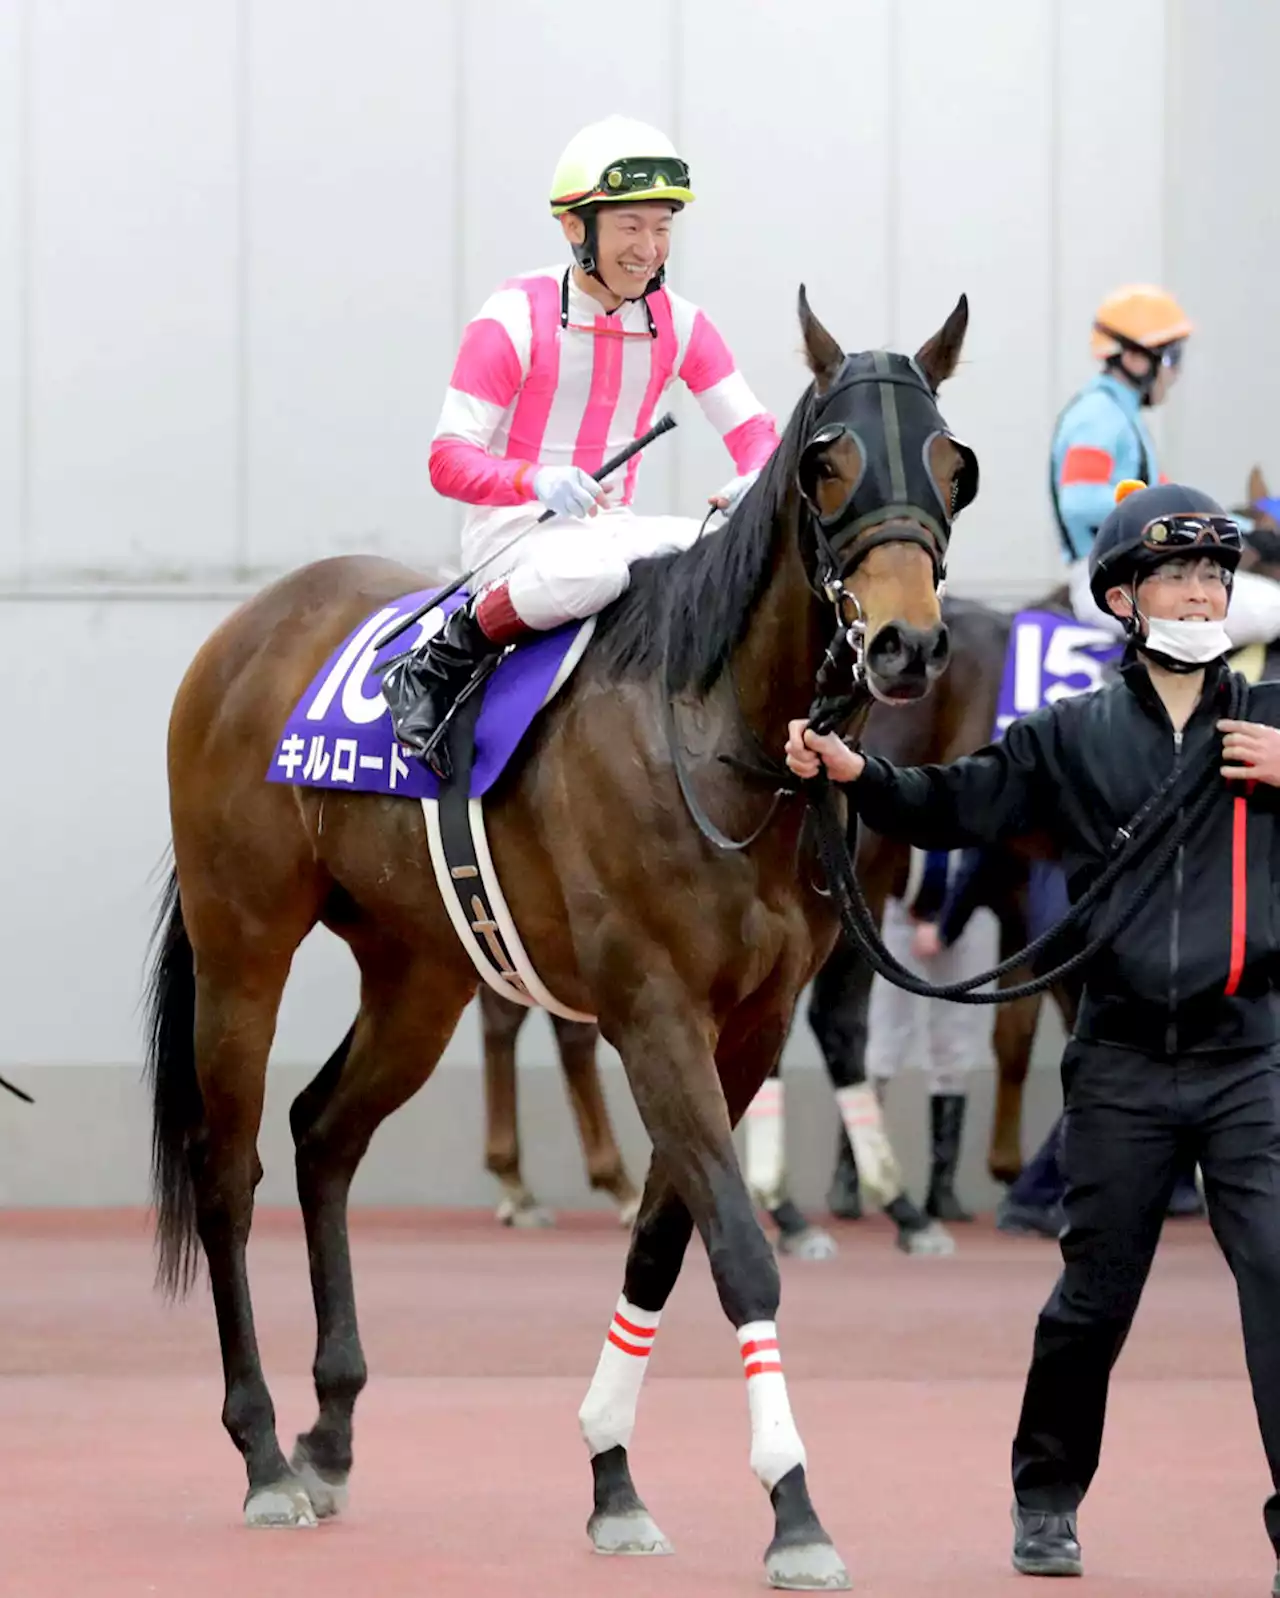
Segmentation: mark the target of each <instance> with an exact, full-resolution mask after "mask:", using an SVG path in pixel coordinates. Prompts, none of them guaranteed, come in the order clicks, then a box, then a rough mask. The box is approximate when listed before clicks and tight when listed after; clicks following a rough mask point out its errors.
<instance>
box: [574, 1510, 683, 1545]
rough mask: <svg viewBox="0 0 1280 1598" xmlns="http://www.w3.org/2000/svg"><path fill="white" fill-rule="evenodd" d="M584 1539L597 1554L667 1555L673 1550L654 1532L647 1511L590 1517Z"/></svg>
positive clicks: (652, 1523) (658, 1532)
mask: <svg viewBox="0 0 1280 1598" xmlns="http://www.w3.org/2000/svg"><path fill="white" fill-rule="evenodd" d="M587 1535H588V1537H590V1538H591V1546H592V1547H593V1548H594V1549H595V1551H596V1552H597V1553H598V1554H670V1553H673V1552H674V1551H675V1550H674V1549H673V1548H672V1546H671V1544H670V1543H669V1542H668V1541H667V1539H666V1538H665V1537H664V1536H663V1535H662V1533H661V1532H660V1531H659V1530H658V1528H657V1526H656V1525H655V1524H654V1522H653V1519H652V1517H651V1516H650V1515H649V1513H648V1511H647V1510H644V1509H632V1510H628V1511H626V1512H625V1513H622V1514H618V1513H616V1512H610V1511H608V1510H606V1511H605V1512H604V1513H603V1514H595V1515H592V1517H591V1519H590V1520H589V1521H588V1522H587Z"/></svg>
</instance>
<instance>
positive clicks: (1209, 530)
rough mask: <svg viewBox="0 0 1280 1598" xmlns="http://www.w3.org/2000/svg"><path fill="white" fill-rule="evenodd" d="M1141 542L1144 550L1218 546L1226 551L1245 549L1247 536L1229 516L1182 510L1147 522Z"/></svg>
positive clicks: (1160, 550) (1161, 550)
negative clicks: (1245, 536)
mask: <svg viewBox="0 0 1280 1598" xmlns="http://www.w3.org/2000/svg"><path fill="white" fill-rule="evenodd" d="M1141 543H1142V547H1143V548H1144V549H1151V550H1156V551H1159V552H1163V551H1166V550H1173V549H1176V550H1184V549H1196V548H1199V547H1203V546H1205V545H1215V544H1216V545H1218V546H1219V547H1220V548H1223V549H1243V548H1244V536H1243V534H1242V533H1241V531H1240V528H1239V525H1238V524H1237V523H1236V522H1233V521H1232V520H1231V518H1230V517H1229V516H1207V515H1204V514H1202V513H1201V512H1199V511H1180V512H1175V513H1174V514H1173V515H1170V516H1158V517H1157V518H1156V519H1155V520H1154V521H1150V522H1148V523H1147V525H1146V526H1145V527H1144V528H1143V529H1142V535H1141Z"/></svg>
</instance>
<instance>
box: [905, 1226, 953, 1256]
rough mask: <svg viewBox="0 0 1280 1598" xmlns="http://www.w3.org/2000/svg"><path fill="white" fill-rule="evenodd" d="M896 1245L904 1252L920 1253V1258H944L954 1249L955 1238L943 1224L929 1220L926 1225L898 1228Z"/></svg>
mask: <svg viewBox="0 0 1280 1598" xmlns="http://www.w3.org/2000/svg"><path fill="white" fill-rule="evenodd" d="M898 1247H899V1248H900V1249H901V1250H902V1252H903V1253H904V1254H913V1255H920V1256H921V1257H922V1258H932V1259H946V1258H947V1257H948V1256H950V1255H952V1254H954V1253H955V1251H956V1240H955V1238H954V1237H952V1235H951V1233H950V1232H948V1231H947V1229H946V1227H945V1226H939V1225H938V1223H937V1221H930V1222H929V1223H928V1225H927V1226H922V1227H919V1228H918V1229H916V1230H913V1231H908V1230H907V1229H906V1228H900V1229H899V1231H898Z"/></svg>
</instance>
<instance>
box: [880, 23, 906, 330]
mask: <svg viewBox="0 0 1280 1598" xmlns="http://www.w3.org/2000/svg"><path fill="white" fill-rule="evenodd" d="M886 12H887V16H888V32H887V34H886V36H885V55H886V58H887V60H886V66H887V72H886V76H887V78H888V80H889V106H888V112H889V114H888V116H886V118H885V126H886V134H885V160H886V163H887V165H888V182H887V183H886V184H885V219H884V220H885V228H884V233H885V241H886V242H885V268H886V270H885V329H884V340H885V345H886V347H887V348H895V347H896V345H897V343H898V342H899V338H900V335H899V331H898V317H899V314H900V313H901V309H902V306H901V302H900V300H899V296H898V256H899V252H900V248H901V243H902V240H901V238H900V231H901V225H902V206H901V204H900V203H899V201H900V193H901V184H902V172H901V165H902V145H901V141H900V139H899V137H898V118H899V117H900V116H901V114H902V95H901V92H900V89H901V67H902V42H901V37H900V34H899V26H898V15H899V13H898V5H897V0H886Z"/></svg>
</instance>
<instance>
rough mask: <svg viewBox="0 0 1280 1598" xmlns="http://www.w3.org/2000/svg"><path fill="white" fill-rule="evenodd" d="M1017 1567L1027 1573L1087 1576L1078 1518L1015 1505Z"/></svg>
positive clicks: (1014, 1553)
mask: <svg viewBox="0 0 1280 1598" xmlns="http://www.w3.org/2000/svg"><path fill="white" fill-rule="evenodd" d="M1013 1568H1014V1569H1015V1570H1016V1571H1018V1572H1019V1573H1020V1574H1021V1575H1023V1576H1083V1575H1084V1564H1083V1562H1082V1560H1081V1558H1080V1544H1079V1542H1078V1541H1077V1540H1076V1517H1075V1513H1074V1511H1072V1512H1071V1513H1068V1514H1049V1513H1046V1512H1045V1511H1043V1510H1039V1509H1024V1508H1023V1506H1022V1505H1021V1504H1020V1503H1018V1502H1017V1500H1016V1499H1015V1500H1014V1505H1013Z"/></svg>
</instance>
